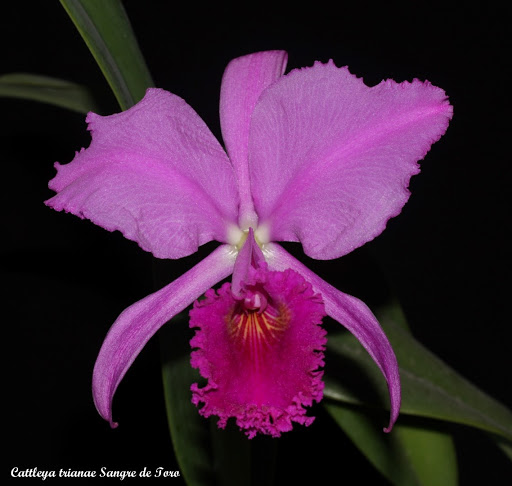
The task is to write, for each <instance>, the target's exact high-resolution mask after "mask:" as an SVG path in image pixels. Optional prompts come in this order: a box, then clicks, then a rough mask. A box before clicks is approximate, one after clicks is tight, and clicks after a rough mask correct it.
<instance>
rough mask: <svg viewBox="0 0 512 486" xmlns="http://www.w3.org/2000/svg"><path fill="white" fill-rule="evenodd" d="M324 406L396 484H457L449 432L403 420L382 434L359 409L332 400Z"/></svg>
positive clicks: (382, 471) (376, 422)
mask: <svg viewBox="0 0 512 486" xmlns="http://www.w3.org/2000/svg"><path fill="white" fill-rule="evenodd" d="M324 406H325V408H326V409H327V411H328V412H329V413H330V414H331V416H332V417H333V418H334V420H335V421H336V423H337V424H338V425H339V426H340V427H341V428H342V429H343V430H344V431H345V433H346V434H347V435H348V436H349V437H350V439H351V440H352V441H353V442H354V444H355V445H356V447H357V448H358V449H359V450H360V451H361V452H362V453H363V454H364V455H365V456H366V457H367V459H368V460H369V461H370V462H371V463H372V464H373V466H375V468H376V469H378V470H379V471H380V472H381V473H382V474H383V475H384V476H385V477H386V478H388V479H389V480H390V481H391V482H392V483H393V484H395V485H396V486H438V485H440V484H442V485H443V486H456V485H457V458H456V453H455V447H454V444H453V440H452V438H451V436H450V435H449V434H447V433H445V432H442V431H440V430H436V429H434V428H426V427H424V426H422V425H419V424H417V423H415V422H414V421H413V420H409V421H408V422H407V423H405V422H404V421H402V423H398V424H396V425H395V427H394V429H393V431H392V433H390V434H385V433H383V432H382V429H381V427H380V426H379V424H378V420H375V417H372V416H371V415H368V414H366V413H364V412H363V411H361V410H357V409H355V408H354V407H352V406H349V405H345V404H340V403H334V402H330V403H329V402H326V403H324ZM431 425H433V424H431Z"/></svg>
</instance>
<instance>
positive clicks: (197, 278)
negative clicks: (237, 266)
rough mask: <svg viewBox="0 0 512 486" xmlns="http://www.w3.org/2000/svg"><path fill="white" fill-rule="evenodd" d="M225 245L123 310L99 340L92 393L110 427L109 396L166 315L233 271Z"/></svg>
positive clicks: (169, 314)
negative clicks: (102, 340) (100, 342)
mask: <svg viewBox="0 0 512 486" xmlns="http://www.w3.org/2000/svg"><path fill="white" fill-rule="evenodd" d="M233 265H234V255H233V252H232V249H231V247H230V246H228V245H223V246H221V247H219V248H217V249H216V250H215V251H214V252H213V253H211V254H210V255H209V256H208V257H206V258H205V259H204V260H203V261H201V262H200V263H198V264H197V265H196V266H195V267H193V268H192V269H191V270H189V271H188V272H187V273H185V274H184V275H182V276H181V277H180V278H178V279H177V280H175V281H174V282H172V283H170V284H169V285H167V286H166V287H164V288H163V289H161V290H159V291H158V292H155V293H154V294H151V295H149V296H147V297H146V298H144V299H142V300H140V301H139V302H137V303H135V304H133V305H132V306H130V307H128V308H127V309H125V310H124V311H123V313H122V314H121V315H120V316H119V317H118V318H117V320H116V322H114V324H113V325H112V327H111V328H110V331H109V332H108V334H107V337H106V338H105V341H104V342H103V346H102V347H101V350H100V353H99V355H98V359H97V360H96V364H95V366H94V373H93V382H92V388H93V397H94V403H95V404H96V408H97V409H98V412H99V414H100V415H101V416H102V417H103V418H104V419H105V420H108V421H109V422H110V424H111V426H112V427H116V426H117V424H116V423H114V422H113V421H112V398H113V396H114V393H115V391H116V389H117V386H118V385H119V383H120V382H121V380H122V378H123V376H124V375H125V373H126V372H127V371H128V368H129V367H130V366H131V364H132V363H133V361H134V359H135V358H136V357H137V355H138V354H139V352H140V351H141V349H142V348H143V347H144V345H145V344H146V343H147V342H148V341H149V339H150V338H151V337H152V336H153V335H154V334H155V333H156V331H157V330H158V329H159V328H160V327H161V326H162V325H163V324H165V323H166V322H167V321H168V320H169V319H171V318H172V317H174V316H175V315H176V314H178V313H179V312H181V311H182V310H183V309H185V308H186V307H187V306H189V305H190V304H191V303H192V302H193V301H194V300H195V299H197V298H198V297H199V296H200V295H202V294H203V293H204V292H205V291H206V290H207V289H209V288H210V287H212V286H213V285H215V284H216V283H218V282H219V281H220V280H222V279H224V278H226V277H227V276H229V275H230V274H231V272H232V271H233Z"/></svg>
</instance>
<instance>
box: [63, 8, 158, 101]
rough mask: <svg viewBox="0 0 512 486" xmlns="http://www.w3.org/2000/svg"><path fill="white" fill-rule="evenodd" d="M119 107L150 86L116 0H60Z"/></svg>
mask: <svg viewBox="0 0 512 486" xmlns="http://www.w3.org/2000/svg"><path fill="white" fill-rule="evenodd" d="M60 3H61V4H62V6H63V7H64V8H65V10H66V12H67V13H68V15H69V16H70V17H71V19H72V21H73V23H74V24H75V26H76V28H77V29H78V31H79V32H80V34H81V36H82V37H83V39H84V41H85V42H86V44H87V46H88V47H89V50H90V51H91V53H92V55H93V56H94V58H95V59H96V62H97V63H98V65H99V67H100V68H101V70H102V72H103V74H104V75H105V77H106V78H107V81H108V83H109V85H110V87H111V88H112V91H113V92H114V94H115V96H116V98H117V101H118V102H119V105H120V106H121V108H122V109H123V110H125V109H127V108H129V107H130V106H132V105H134V104H135V103H137V101H139V100H140V99H142V98H143V96H144V93H145V92H146V89H147V88H148V87H150V86H153V81H152V80H151V75H150V74H149V71H148V68H147V66H146V63H145V61H144V58H143V56H142V53H141V52H140V49H139V46H138V44H137V40H136V38H135V35H134V33H133V31H132V28H131V25H130V21H129V20H128V16H127V15H126V12H125V10H124V8H123V5H122V3H121V1H120V0H109V1H105V0H60Z"/></svg>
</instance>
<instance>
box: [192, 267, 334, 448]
mask: <svg viewBox="0 0 512 486" xmlns="http://www.w3.org/2000/svg"><path fill="white" fill-rule="evenodd" d="M249 274H250V275H249V278H248V280H247V281H246V282H244V283H243V291H242V294H243V296H242V297H241V298H236V297H235V296H234V295H233V293H232V291H231V285H230V284H229V283H227V284H224V285H223V286H222V287H221V288H220V289H219V291H218V293H216V292H215V291H213V290H210V291H208V292H207V294H206V299H204V300H202V301H198V302H196V304H195V305H194V308H193V309H192V311H191V312H190V326H191V327H196V328H199V329H198V330H197V331H196V335H195V337H194V338H193V339H192V341H191V345H192V346H193V347H196V348H198V349H197V350H195V351H193V352H192V361H191V362H192V366H194V367H195V368H199V371H200V373H201V375H202V376H203V377H204V378H207V380H208V383H207V385H206V386H205V387H204V388H199V386H198V385H197V384H195V385H193V386H192V391H193V399H192V401H193V403H195V404H196V405H198V404H200V403H203V404H204V405H203V406H202V408H201V409H200V413H201V414H202V415H204V416H205V417H208V416H210V415H216V416H218V417H219V423H218V424H219V427H221V428H224V427H225V426H226V423H227V420H228V419H229V418H230V417H234V418H235V419H236V423H237V425H238V426H239V427H240V428H242V429H244V430H245V432H246V434H247V435H248V437H250V438H252V437H254V435H256V433H257V432H261V433H264V434H270V435H272V436H274V437H278V436H279V435H280V434H281V432H285V431H288V430H291V428H292V422H298V423H301V424H304V425H309V424H311V423H312V421H313V417H308V416H306V410H305V408H304V407H306V406H310V405H312V403H313V401H316V402H318V401H320V400H321V398H322V391H323V383H322V381H321V378H322V375H323V372H322V371H321V370H320V368H321V367H322V366H323V363H324V361H323V351H324V349H325V343H326V338H325V331H324V330H323V329H322V328H321V327H320V324H321V320H322V317H323V316H324V315H325V310H324V305H323V302H322V299H321V296H320V295H319V294H316V293H314V292H313V290H312V288H311V285H310V284H308V283H307V282H306V281H305V280H304V278H303V277H301V276H300V275H299V274H298V273H297V272H294V271H293V270H286V271H284V272H271V271H268V270H267V268H266V265H265V264H264V265H262V267H261V268H259V269H254V268H251V269H250V271H249Z"/></svg>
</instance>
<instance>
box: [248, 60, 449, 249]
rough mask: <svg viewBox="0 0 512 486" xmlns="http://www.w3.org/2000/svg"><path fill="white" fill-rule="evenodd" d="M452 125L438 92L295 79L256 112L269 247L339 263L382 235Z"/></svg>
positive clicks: (257, 179) (309, 76) (329, 77)
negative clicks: (295, 248)
mask: <svg viewBox="0 0 512 486" xmlns="http://www.w3.org/2000/svg"><path fill="white" fill-rule="evenodd" d="M451 116H452V107H451V106H450V105H449V103H448V101H447V99H446V95H445V93H444V91H443V90H442V89H439V88H436V87H434V86H432V85H431V84H430V83H428V82H424V83H423V82H420V81H418V80H414V81H413V82H412V83H408V82H404V83H401V84H397V83H395V82H394V81H392V80H387V81H383V82H381V83H380V84H379V85H377V86H374V87H372V88H370V87H368V86H366V85H365V84H364V83H363V81H362V80H361V79H358V78H356V77H355V76H353V75H352V74H350V73H349V71H348V69H347V68H337V67H336V66H335V65H334V64H333V63H332V62H330V63H328V64H321V63H316V64H315V65H314V66H313V67H311V68H305V69H301V70H296V71H292V72H291V73H289V74H287V75H286V76H283V77H282V78H280V79H279V81H277V82H276V83H274V84H273V85H272V86H271V87H270V88H269V89H267V90H266V91H265V92H264V93H262V95H261V97H260V100H259V101H258V104H257V106H256V108H255V110H254V113H253V117H252V122H251V130H250V140H249V154H250V159H249V167H250V178H251V187H252V191H253V196H254V205H255V208H256V212H257V213H258V215H259V217H260V222H261V223H266V225H267V226H268V231H269V239H270V241H300V242H301V243H302V244H303V246H304V251H305V252H306V253H307V254H308V255H309V256H311V257H313V258H317V259H330V258H337V257H340V256H342V255H344V254H346V253H349V252H350V251H352V250H353V249H354V248H357V247H358V246H361V245H363V244H364V243H366V242H367V241H369V240H371V239H373V238H374V237H375V236H377V235H378V234H380V233H381V232H382V231H383V229H384V228H385V225H386V222H387V221H388V220H389V218H391V217H393V216H396V215H397V214H399V213H400V211H401V208H402V206H403V205H404V204H405V202H406V201H407V199H408V197H409V191H408V189H407V187H408V185H409V179H410V178H411V176H412V175H414V174H417V173H418V172H419V166H418V163H417V161H418V160H420V159H422V158H423V157H425V155H426V153H427V152H428V150H429V149H430V146H431V145H432V144H433V143H434V142H435V141H437V140H438V139H439V138H440V137H441V136H442V135H443V133H444V132H445V130H446V128H447V126H448V122H449V120H450V118H451Z"/></svg>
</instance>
